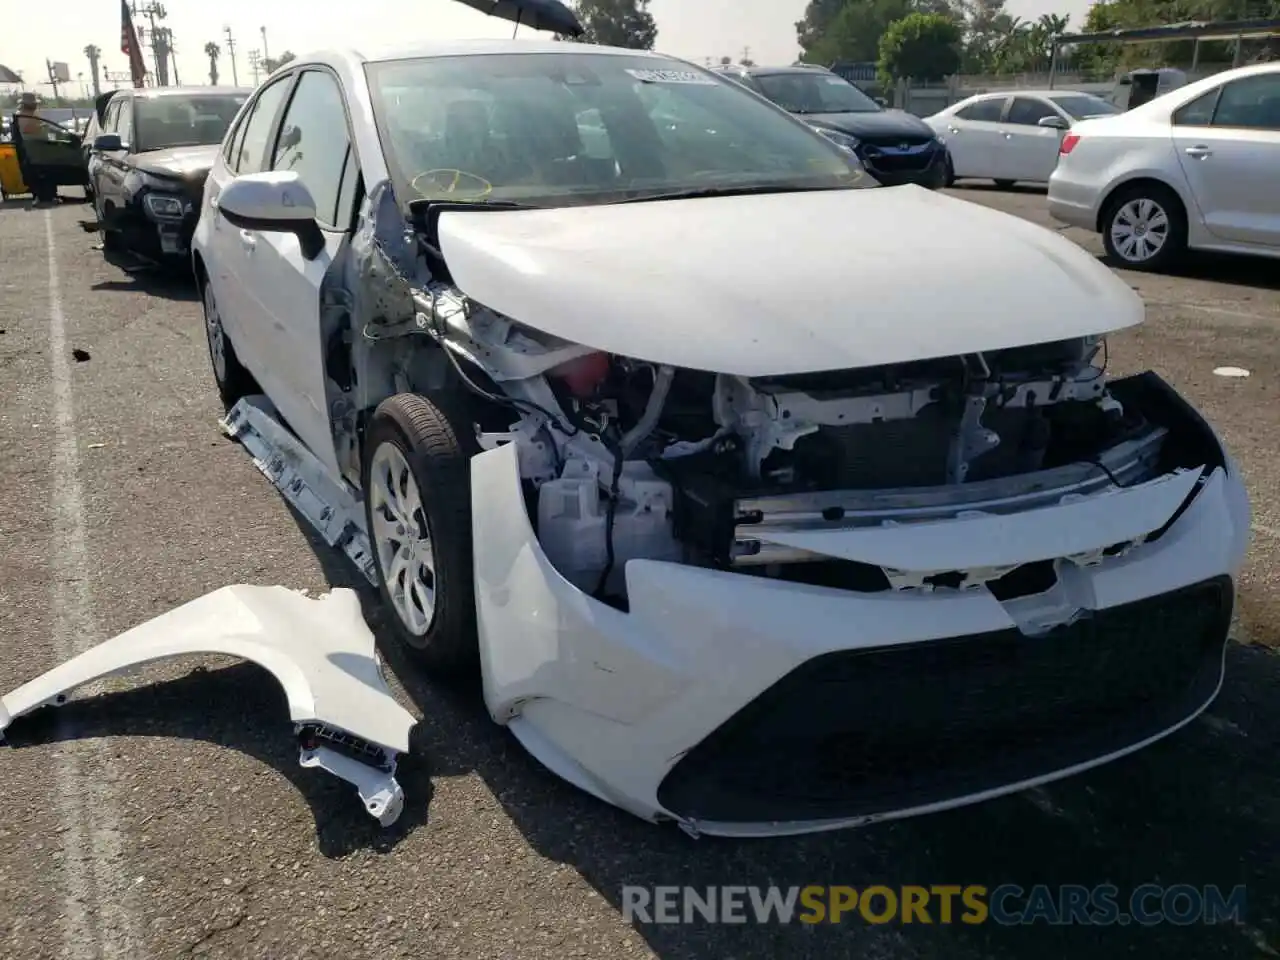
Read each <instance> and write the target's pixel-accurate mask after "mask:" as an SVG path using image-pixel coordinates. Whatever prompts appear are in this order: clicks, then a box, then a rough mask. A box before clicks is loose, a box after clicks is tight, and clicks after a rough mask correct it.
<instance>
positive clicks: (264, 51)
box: [258, 27, 271, 60]
mask: <svg viewBox="0 0 1280 960" xmlns="http://www.w3.org/2000/svg"><path fill="white" fill-rule="evenodd" d="M258 29H259V30H261V31H262V59H263V60H270V59H271V53H270V52H269V51H268V50H267V28H266V27H259V28H258Z"/></svg>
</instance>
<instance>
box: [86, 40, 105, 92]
mask: <svg viewBox="0 0 1280 960" xmlns="http://www.w3.org/2000/svg"><path fill="white" fill-rule="evenodd" d="M84 55H85V56H86V57H88V58H89V73H90V74H91V75H92V76H93V95H94V96H95V97H96V96H98V94H100V93H101V92H102V86H101V84H100V82H99V80H98V58H99V57H101V56H102V51H101V50H99V49H98V48H97V47H95V46H94V45H93V44H92V43H91V44H89V45H88V46H87V47H85V48H84Z"/></svg>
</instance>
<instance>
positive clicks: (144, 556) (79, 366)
mask: <svg viewBox="0 0 1280 960" xmlns="http://www.w3.org/2000/svg"><path fill="white" fill-rule="evenodd" d="M952 192H953V193H954V194H956V195H958V196H961V197H963V198H965V199H966V200H971V201H974V202H978V203H984V204H988V205H990V206H994V207H997V208H1000V209H1003V210H1007V211H1010V212H1013V213H1016V214H1018V215H1020V216H1024V217H1027V218H1028V219H1031V220H1035V221H1037V222H1041V223H1044V224H1046V225H1050V221H1049V220H1048V218H1047V216H1046V215H1045V214H1044V197H1043V194H1042V193H1039V192H1036V191H1033V190H1028V191H1014V192H999V191H996V190H993V189H982V188H969V189H964V188H960V189H957V190H955V191H952ZM89 215H90V212H89V208H88V207H84V206H79V205H75V204H64V205H63V206H62V207H60V208H58V209H54V210H51V211H44V210H30V209H28V208H27V205H26V204H25V203H22V202H17V203H13V202H11V203H9V204H8V205H6V206H4V207H2V208H0V480H2V486H0V490H3V495H2V496H0V649H2V650H3V653H4V657H3V659H2V660H0V687H2V688H3V689H4V690H6V691H7V690H10V689H12V688H14V687H16V686H17V685H19V684H20V683H22V682H23V681H25V680H27V679H29V678H31V677H32V676H35V675H37V674H38V673H40V672H42V671H44V670H46V669H49V668H50V667H52V666H54V665H56V664H57V663H58V662H60V661H61V660H63V659H66V658H67V657H69V656H71V655H73V654H74V653H76V652H78V651H80V650H83V649H85V648H87V647H88V646H90V645H91V644H93V643H94V642H97V641H99V640H102V639H105V638H106V637H109V636H111V635H113V634H115V633H118V632H121V631H123V630H125V629H127V628H129V627H131V626H134V625H135V624H138V623H140V622H142V621H144V620H147V619H149V618H151V617H154V616H156V615H158V614H160V613H163V612H164V611H166V610H169V609H171V608H172V607H174V606H176V605H178V604H181V603H183V602H185V601H188V600H192V599H194V598H196V597H199V596H201V595H202V594H205V593H207V592H209V591H211V590H214V589H217V588H218V587H221V586H224V585H227V584H232V583H258V584H277V583H278V584H284V585H286V586H289V587H293V588H299V589H308V590H310V591H311V592H312V593H313V595H314V594H315V593H319V592H322V591H324V590H326V589H328V588H329V587H330V586H351V587H357V588H359V587H360V581H359V579H358V577H357V575H356V574H355V572H354V571H353V570H352V569H351V568H350V567H349V566H348V565H347V563H346V561H345V560H344V559H343V558H342V557H341V556H339V555H336V554H334V553H333V552H331V551H329V550H327V549H326V548H324V547H323V546H319V545H317V543H316V542H315V540H314V539H313V538H312V537H310V536H309V535H308V534H307V532H306V531H305V530H304V529H302V528H301V527H300V526H299V524H298V523H297V522H296V521H295V519H294V517H293V515H292V514H291V512H290V510H289V509H288V508H287V507H286V506H285V504H284V503H283V501H282V500H281V499H280V497H279V496H278V495H277V494H276V493H275V491H274V490H273V489H272V488H271V487H270V486H269V485H268V483H267V482H266V481H265V480H264V479H263V477H262V476H261V475H260V474H259V473H258V471H257V470H256V469H255V468H254V466H253V464H252V463H251V461H250V459H249V457H248V456H247V455H246V454H245V452H244V451H243V449H242V448H240V447H239V446H238V445H236V444H235V443H233V442H231V441H229V440H227V439H226V438H225V437H223V435H222V434H221V433H220V431H219V429H218V426H217V419H218V416H219V413H220V410H219V406H218V402H217V397H216V394H215V392H214V388H213V383H212V379H211V375H210V373H209V369H208V367H209V363H208V357H207V348H206V345H205V340H204V334H203V329H202V324H201V312H200V306H199V304H198V303H197V302H196V300H195V294H194V291H193V290H192V289H191V288H190V287H186V286H183V285H182V284H168V285H165V284H158V283H154V282H148V281H145V280H135V279H133V278H130V277H128V276H126V275H125V274H123V273H122V272H120V271H119V270H117V269H115V268H113V267H110V266H107V265H106V264H105V263H104V262H103V260H102V256H101V254H100V253H98V252H97V251H96V250H94V249H93V247H92V245H93V243H94V240H95V238H94V236H93V235H91V234H86V233H84V232H82V231H81V230H80V229H79V227H78V225H77V221H78V220H79V219H82V218H84V217H86V216H89ZM1067 234H1068V236H1070V237H1071V238H1072V239H1075V240H1077V241H1078V242H1080V243H1082V244H1083V245H1084V246H1085V247H1086V248H1088V249H1089V250H1090V251H1092V252H1093V253H1095V254H1101V245H1100V243H1099V242H1098V240H1097V238H1094V237H1090V236H1088V235H1087V234H1084V233H1083V232H1081V231H1076V230H1069V231H1067ZM851 255H853V256H855V257H856V251H853V252H852V254H851ZM926 271H927V267H925V266H922V276H923V275H925V273H926ZM1124 277H1125V279H1126V280H1128V281H1129V282H1131V283H1132V284H1133V286H1134V287H1135V288H1136V289H1138V290H1139V291H1140V292H1141V294H1142V295H1143V297H1144V298H1145V299H1146V301H1147V304H1148V308H1149V311H1148V322H1147V323H1146V324H1145V325H1144V326H1143V327H1141V328H1139V329H1138V330H1137V331H1134V332H1129V333H1124V334H1121V335H1119V336H1117V337H1115V338H1113V339H1112V341H1111V344H1110V364H1111V368H1110V369H1111V372H1112V373H1125V372H1132V371H1136V370H1140V369H1146V368H1152V369H1155V370H1156V371H1157V372H1159V373H1160V374H1161V375H1162V376H1164V377H1165V378H1167V379H1168V380H1170V381H1171V382H1172V383H1173V384H1174V385H1175V386H1176V387H1178V388H1179V389H1180V390H1182V391H1184V392H1185V393H1186V394H1187V395H1188V396H1189V397H1190V399H1191V400H1192V401H1193V402H1194V403H1195V404H1197V405H1198V406H1199V408H1200V409H1201V410H1202V411H1203V412H1204V413H1205V414H1206V416H1207V417H1208V418H1209V419H1210V421H1211V422H1212V423H1213V424H1214V425H1215V426H1216V427H1217V428H1218V429H1219V430H1220V431H1221V433H1222V434H1223V436H1224V437H1225V439H1226V441H1227V443H1228V445H1229V446H1230V448H1231V450H1232V452H1233V454H1234V455H1235V457H1236V458H1237V460H1238V461H1239V462H1240V464H1241V466H1242V468H1243V470H1244V472H1245V475H1246V478H1247V480H1248V483H1249V489H1250V493H1251V496H1252V500H1253V507H1254V514H1255V520H1256V524H1255V529H1254V540H1253V545H1252V548H1251V557H1250V561H1249V564H1248V568H1247V570H1246V572H1245V575H1244V578H1243V581H1242V585H1241V594H1240V616H1239V622H1238V624H1237V625H1236V628H1235V638H1236V640H1237V641H1238V642H1237V643H1235V644H1233V645H1232V647H1231V650H1230V653H1229V674H1228V680H1227V683H1226V686H1225V688H1224V690H1223V692H1222V694H1221V696H1220V698H1219V699H1218V701H1217V702H1216V703H1215V704H1214V706H1213V707H1212V708H1211V710H1210V711H1209V712H1208V714H1207V715H1205V716H1204V717H1203V718H1202V719H1200V720H1198V721H1196V722H1195V723H1193V724H1192V725H1190V726H1189V727H1188V728H1186V729H1185V730H1184V731H1182V732H1180V733H1178V734H1176V735H1175V736H1173V737H1171V738H1169V739H1167V740H1165V741H1163V742H1161V743H1159V744H1157V745H1156V746H1154V747H1151V748H1149V749H1147V750H1145V751H1142V752H1140V753H1138V754H1136V755H1134V756H1133V757H1131V758H1128V759H1125V760H1122V761H1119V762H1116V763H1113V764H1110V765H1108V766H1106V767H1103V768H1101V769H1099V770H1096V771H1093V772H1091V773H1089V774H1086V775H1083V776H1079V777H1076V778H1073V779H1071V780H1068V781H1064V782H1062V783H1059V784H1055V785H1053V786H1051V787H1049V788H1047V789H1042V790H1036V791H1031V792H1029V793H1025V794H1021V795H1017V796H1013V797H1008V798H1004V799H1001V800H997V801H992V802H988V803H985V804H981V805H977V806H973V807H969V808H967V809H964V810H958V811H954V812H950V813H946V814H940V815H935V816H929V817H921V818H916V819H913V820H908V821H902V822H899V823H894V824H885V825H880V826H876V827H871V828H867V829H862V830H856V831H847V832H842V833H836V834H826V835H819V836H815V837H810V838H802V839H783V840H769V841H751V842H745V841H744V842H738V841H723V840H715V839H702V840H697V841H695V840H691V839H689V838H687V837H685V836H684V835H683V834H682V833H680V832H679V831H677V830H675V829H674V828H670V827H657V826H652V825H648V824H645V823H643V822H640V821H638V820H635V819H633V818H631V817H629V816H627V815H625V814H622V813H620V812H618V811H616V810H613V809H612V808H610V807H608V806H606V805H604V804H602V803H600V802H597V801H595V800H593V799H592V798H590V797H587V796H586V795H584V794H582V793H580V792H578V791H577V790H575V789H574V788H572V787H570V786H568V785H567V784H564V783H562V782H561V781H559V780H557V779H556V778H554V777H553V776H551V775H550V774H549V773H547V772H545V771H544V770H543V769H542V768H541V767H540V766H539V765H538V764H537V763H536V762H535V761H533V760H532V759H530V758H529V757H528V756H527V755H526V754H525V753H524V752H523V751H522V750H521V748H520V747H519V746H518V745H517V744H516V743H515V741H514V740H513V739H512V738H510V737H509V736H508V735H507V734H506V733H505V732H504V731H503V730H502V729H500V728H498V727H496V726H494V725H493V724H491V723H490V722H489V721H488V719H487V716H486V714H485V712H484V708H483V705H482V703H481V702H480V698H479V696H478V694H476V693H474V692H464V693H457V692H450V691H448V690H446V689H444V688H442V687H438V686H436V685H433V684H431V683H429V682H426V681H425V680H423V679H422V678H421V677H420V676H418V675H417V674H415V673H414V671H413V670H412V669H411V668H410V667H409V666H408V665H407V664H406V663H405V661H404V659H403V658H402V657H400V656H399V655H398V653H397V651H396V650H395V649H394V648H393V647H390V646H386V645H384V650H385V654H386V658H387V660H388V662H389V667H390V672H391V673H393V674H394V676H395V679H396V681H397V694H398V696H400V697H401V698H402V700H403V702H404V703H405V704H406V705H407V706H409V707H410V709H412V710H413V711H414V712H415V713H416V714H419V715H421V716H422V718H423V721H422V723H421V724H420V725H419V728H418V730H417V731H416V734H415V742H414V750H413V754H412V756H410V757H408V758H406V759H405V761H404V762H403V765H402V768H401V774H402V775H401V782H402V783H403V785H404V787H405V790H406V793H407V796H408V801H407V808H406V811H405V814H404V815H403V817H402V819H401V821H400V822H399V823H398V824H397V825H396V826H395V827H394V828H392V829H391V830H389V831H383V830H381V829H380V828H378V827H377V825H376V824H375V823H374V821H373V820H372V819H370V818H369V817H368V816H367V815H366V814H365V813H364V812H363V811H362V809H361V808H360V805H359V803H358V802H357V800H356V798H355V796H354V793H353V792H352V791H351V790H350V788H348V787H347V786H346V785H345V784H342V783H340V782H338V781H335V780H334V779H332V778H330V777H329V776H328V775H326V774H322V773H319V772H311V771H304V770H301V769H300V768H299V767H298V765H297V753H296V750H295V749H294V746H293V742H292V739H291V736H290V725H289V721H288V714H287V711H286V709H285V703H284V698H283V696H282V694H281V692H280V691H279V689H278V688H277V687H276V686H275V684H274V681H273V680H272V679H271V678H270V677H269V676H268V675H267V674H266V673H264V672H263V671H261V670H259V669H257V668H255V667H251V666H248V665H244V664H237V663H229V662H225V661H218V660H208V661H201V662H199V663H198V664H193V663H190V662H184V663H180V664H165V665H160V666H157V667H152V668H148V669H146V670H145V671H144V672H143V673H142V674H141V675H139V676H134V677H128V678H115V679H112V680H110V681H106V682H104V683H103V684H101V685H99V687H97V688H95V689H94V690H91V691H88V693H87V694H82V695H81V696H79V697H78V698H76V699H75V700H74V701H73V702H72V703H70V704H68V705H67V706H65V707H63V708H61V709H59V710H56V711H46V712H44V713H43V714H42V715H39V716H35V717H32V718H30V719H28V720H25V721H19V722H17V723H15V724H14V726H13V728H12V730H11V733H12V737H11V742H10V745H9V746H8V747H6V748H3V749H0V958H3V960H9V958H12V960H42V958H53V957H69V958H76V960H79V958H96V957H104V958H121V960H125V958H127V960H152V958H169V957H179V956H186V955H199V956H207V957H263V958H271V960H285V958H303V957H308V958H339V957H341V958H352V960H354V958H364V957H369V958H373V957H377V958H379V960H390V958H400V957H405V958H408V957H432V958H449V957H458V958H498V960H506V958H513V960H514V958H521V960H523V958H541V957H547V958H557V960H559V958H569V957H590V958H602V960H605V958H607V960H616V958H630V957H661V958H670V960H676V958H680V960H684V958H698V960H729V958H734V960H753V958H761V960H765V958H769V960H778V958H802V957H815V958H818V957H821V958H824V960H828V958H841V957H851V958H852V957H860V958H868V960H870V958H893V960H907V958H932V957H939V958H946V960H967V958H974V960H977V958H983V960H1022V958H1026V957H1029V956H1042V957H1045V958H1054V960H1059V958H1063V960H1066V958H1076V957H1089V958H1091V960H1104V958H1110V957H1126V958H1129V957H1156V956H1164V957H1178V958H1180V957H1187V958H1197V960H1198V958H1204V957H1210V956H1212V957H1227V958H1235V957H1252V956H1266V955H1270V956H1275V955H1276V953H1277V951H1280V885H1278V884H1277V882H1276V880H1275V879H1274V869H1273V868H1274V864H1275V863H1276V862H1277V859H1278V858H1280V801H1278V800H1277V798H1278V797H1280V789H1278V788H1280V784H1278V783H1277V779H1278V778H1277V768H1276V762H1275V758H1276V755H1277V746H1278V743H1277V741H1278V740H1280V700H1278V699H1277V698H1276V697H1275V696H1274V693H1273V691H1274V690H1275V688H1276V681H1277V679H1280V660H1277V656H1276V653H1275V652H1274V650H1275V648H1277V647H1280V578H1278V577H1277V574H1276V569H1277V560H1278V559H1280V558H1278V554H1280V480H1278V477H1280V472H1278V470H1280V468H1278V467H1277V464H1276V451H1277V450H1280V403H1278V402H1277V400H1278V397H1277V393H1278V388H1280V376H1278V373H1280V337H1278V336H1277V333H1278V332H1280V268H1277V264H1276V262H1275V261H1271V262H1255V261H1247V260H1234V261H1229V260H1217V259H1213V260H1203V261H1200V262H1197V263H1196V265H1195V266H1193V267H1189V268H1188V269H1187V270H1186V271H1184V272H1183V273H1181V274H1179V275H1177V276H1159V277H1157V276H1144V275H1138V274H1128V273H1126V274H1124ZM1022 279H1023V278H1018V277H1010V278H1009V280H1010V282H1021V281H1022ZM999 302H1000V298H999V290H998V288H997V289H993V290H992V296H991V303H992V307H993V309H999ZM938 304H939V311H940V314H942V315H945V309H946V288H945V285H940V288H939V292H938ZM1013 319H1014V320H1015V321H1016V318H1013ZM1223 366H1237V367H1243V368H1246V369H1247V370H1248V371H1249V372H1250V376H1248V377H1247V378H1227V377H1222V376H1218V375H1215V373H1214V370H1215V368H1219V367H1223ZM366 597H367V591H366ZM374 619H375V626H377V618H376V616H375V617H374ZM379 632H380V634H382V633H384V631H379ZM1107 882H1109V883H1113V884H1115V885H1116V886H1118V887H1119V888H1120V889H1121V890H1122V891H1124V890H1131V889H1133V888H1135V887H1137V886H1139V885H1140V884H1143V883H1148V882H1154V883H1159V884H1165V885H1169V884H1180V883H1185V884H1190V885H1193V886H1196V887H1203V886H1205V885H1210V884H1215V885H1218V886H1219V887H1222V888H1224V889H1228V888H1231V887H1234V886H1236V885H1238V884H1245V885H1246V886H1247V907H1246V910H1245V914H1244V922H1243V923H1241V924H1228V925H1216V926H1208V925H1199V924H1195V925H1189V926H1178V925H1174V924H1171V923H1166V924H1162V925H1158V926H1153V927H1141V926H1138V925H1128V926H1112V927H1105V928H1103V927H1087V926H1048V925H1044V924H1033V925H1030V926H1025V927H1006V926H999V925H996V924H992V923H987V924H983V925H965V924H959V923H957V924H942V923H939V922H934V923H932V924H924V923H919V922H917V923H914V924H905V925H904V924H899V923H890V924H884V925H875V924H870V923H867V922H866V921H864V920H863V919H861V918H857V917H848V918H846V919H845V921H844V922H843V923H841V924H839V925H819V926H806V925H804V924H799V923H793V924H791V925H767V926H757V925H754V924H746V925H710V924H706V923H702V922H694V923H692V924H687V925H686V924H677V925H662V924H653V925H643V924H637V925H632V924H631V923H628V922H626V921H625V920H624V918H623V915H622V909H621V906H622V887H623V886H624V885H628V884H633V885H646V886H655V885H693V886H698V887H705V886H708V885H767V884H778V885H782V886H790V885H793V884H794V885H809V884H848V885H853V886H857V887H864V886H866V885H868V884H871V883H882V884H887V885H889V886H891V887H900V886H902V885H908V884H919V885H924V886H932V885H938V884H959V885H969V884H982V885H985V886H987V887H989V888H993V887H996V886H999V885H1001V884H1007V883H1013V884H1019V885H1021V886H1023V887H1025V888H1030V887H1032V886H1033V885H1035V884H1049V885H1055V884H1064V883H1071V884H1083V885H1086V886H1092V885H1094V884H1100V883H1107Z"/></svg>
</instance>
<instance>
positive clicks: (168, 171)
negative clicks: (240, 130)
mask: <svg viewBox="0 0 1280 960" xmlns="http://www.w3.org/2000/svg"><path fill="white" fill-rule="evenodd" d="M218 150H219V145H218V144H216V143H211V144H207V145H202V146H198V147H170V148H169V149H168V150H149V151H147V152H146V153H138V154H135V155H134V158H133V165H134V166H135V167H137V168H138V169H139V170H141V171H142V172H143V173H150V174H152V175H154V176H159V177H177V178H181V179H191V178H199V179H201V180H203V179H204V177H205V176H207V175H208V173H209V171H210V169H212V168H213V161H214V159H215V158H216V157H217V156H218Z"/></svg>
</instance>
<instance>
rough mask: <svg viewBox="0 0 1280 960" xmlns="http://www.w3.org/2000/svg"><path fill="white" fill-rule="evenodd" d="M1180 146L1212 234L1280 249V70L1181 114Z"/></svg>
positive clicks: (1226, 88)
mask: <svg viewBox="0 0 1280 960" xmlns="http://www.w3.org/2000/svg"><path fill="white" fill-rule="evenodd" d="M1173 143H1174V147H1175V148H1176V151H1177V156H1178V163H1179V164H1180V165H1181V168H1182V171H1183V173H1184V174H1185V175H1186V178H1187V183H1188V184H1189V185H1190V187H1191V192H1192V194H1193V195H1194V197H1195V200H1196V205H1197V206H1198V207H1199V208H1200V214H1201V217H1202V218H1203V221H1204V225H1205V228H1206V229H1207V230H1208V231H1209V232H1210V233H1212V234H1213V235H1214V236H1215V237H1218V238H1219V239H1221V240H1225V241H1228V242H1233V243H1252V244H1263V245H1267V246H1277V247H1280V71H1278V72H1276V73H1265V74H1255V75H1254V76H1250V77H1242V78H1240V79H1239V80H1233V81H1231V82H1230V83H1227V84H1224V85H1223V86H1222V87H1220V88H1218V89H1216V90H1214V91H1210V92H1209V93H1207V94H1205V95H1203V96H1201V97H1198V98H1197V99H1195V100H1193V101H1191V102H1190V103H1188V104H1186V105H1185V106H1183V107H1182V108H1181V109H1179V110H1177V111H1176V112H1175V113H1174V115H1173Z"/></svg>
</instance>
